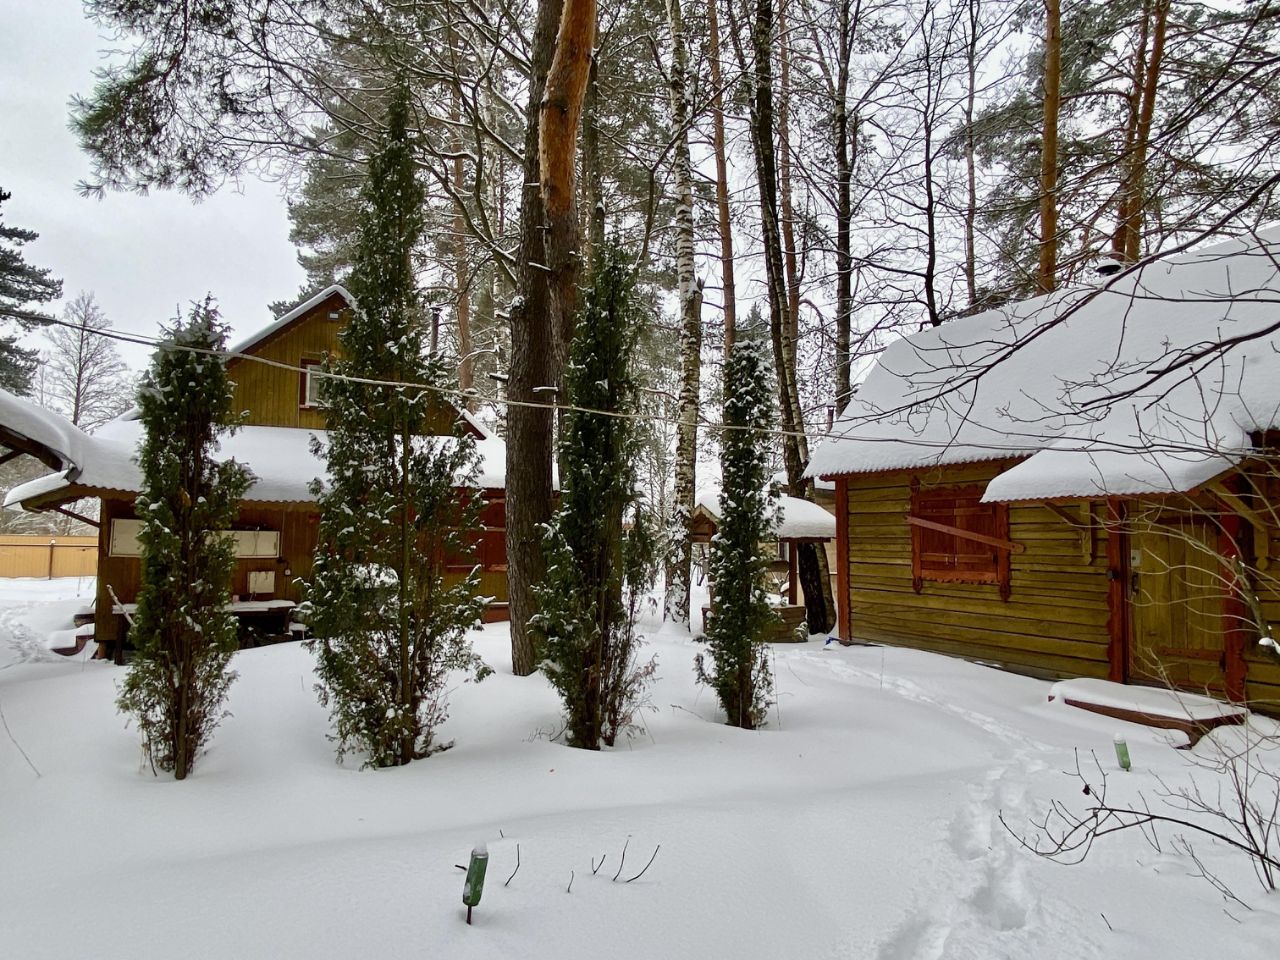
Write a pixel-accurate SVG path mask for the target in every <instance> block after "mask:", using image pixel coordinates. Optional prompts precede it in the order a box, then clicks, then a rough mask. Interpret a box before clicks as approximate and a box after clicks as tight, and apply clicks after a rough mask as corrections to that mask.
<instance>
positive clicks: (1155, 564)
mask: <svg viewBox="0 0 1280 960" xmlns="http://www.w3.org/2000/svg"><path fill="white" fill-rule="evenodd" d="M1216 542H1217V534H1216V530H1215V529H1214V527H1213V526H1212V525H1211V524H1210V523H1208V522H1205V521H1204V520H1198V519H1195V518H1190V517H1186V518H1181V519H1179V520H1177V521H1174V522H1159V523H1151V524H1150V525H1149V526H1146V527H1144V528H1143V529H1142V530H1140V531H1138V532H1135V533H1133V534H1132V535H1131V536H1130V538H1129V544H1130V556H1129V571H1130V584H1129V604H1130V622H1131V624H1132V635H1131V641H1130V644H1129V676H1130V679H1132V680H1137V681H1140V682H1143V681H1145V682H1150V683H1161V684H1164V683H1167V684H1170V685H1172V686H1176V687H1180V688H1182V689H1185V690H1193V691H1199V692H1202V693H1203V692H1208V693H1210V694H1216V695H1219V696H1222V695H1224V694H1225V693H1226V692H1227V691H1226V673H1225V671H1226V637H1227V626H1228V625H1227V623H1226V617H1225V614H1226V609H1227V606H1226V602H1225V601H1226V594H1227V589H1228V588H1227V579H1226V576H1225V570H1224V568H1223V564H1222V560H1221V557H1220V556H1219V555H1218V553H1217V551H1216V550H1215V549H1214V545H1215V544H1216Z"/></svg>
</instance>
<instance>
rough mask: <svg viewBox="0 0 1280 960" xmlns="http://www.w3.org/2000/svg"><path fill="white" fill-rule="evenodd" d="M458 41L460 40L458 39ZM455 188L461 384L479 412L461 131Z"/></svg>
mask: <svg viewBox="0 0 1280 960" xmlns="http://www.w3.org/2000/svg"><path fill="white" fill-rule="evenodd" d="M455 42H456V41H455ZM451 115H452V118H453V123H454V130H455V131H456V130H460V129H461V126H460V124H461V121H462V104H461V94H460V92H459V91H458V89H457V88H456V87H455V88H454V91H453V109H452V113H451ZM453 153H454V156H453V190H454V195H455V196H456V197H458V198H459V199H458V200H457V201H455V206H454V212H453V287H454V298H455V299H454V304H455V306H454V319H455V320H456V321H457V325H458V387H459V389H461V390H462V392H463V394H464V396H465V400H464V403H465V404H466V407H467V409H468V410H471V411H473V412H474V411H475V409H476V401H475V398H474V397H472V396H470V395H468V394H467V391H469V390H472V389H473V388H474V387H475V372H474V371H475V358H474V357H473V356H472V355H471V353H472V350H473V349H474V348H473V346H472V343H471V277H470V269H469V267H470V261H469V260H468V257H467V239H466V238H467V233H466V231H467V221H466V218H465V217H464V216H463V211H462V206H461V204H462V200H461V198H462V196H463V195H464V194H465V192H466V190H467V178H466V165H465V163H464V162H463V159H462V155H463V145H462V137H461V135H460V134H457V133H455V135H454V138H453Z"/></svg>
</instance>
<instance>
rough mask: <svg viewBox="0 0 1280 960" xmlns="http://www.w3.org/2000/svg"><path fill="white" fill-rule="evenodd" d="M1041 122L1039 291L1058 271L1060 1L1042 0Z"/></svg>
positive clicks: (1052, 284)
mask: <svg viewBox="0 0 1280 960" xmlns="http://www.w3.org/2000/svg"><path fill="white" fill-rule="evenodd" d="M1044 12H1045V18H1044V122H1043V127H1042V130H1041V142H1040V269H1039V273H1038V275H1037V283H1038V286H1039V292H1040V293H1049V292H1051V291H1052V290H1053V289H1054V288H1055V286H1056V282H1057V281H1056V275H1057V271H1058V108H1059V106H1060V104H1061V96H1060V87H1061V82H1062V2H1061V0H1044Z"/></svg>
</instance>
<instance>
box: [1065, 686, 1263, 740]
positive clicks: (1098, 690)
mask: <svg viewBox="0 0 1280 960" xmlns="http://www.w3.org/2000/svg"><path fill="white" fill-rule="evenodd" d="M1049 699H1050V700H1061V701H1062V702H1063V703H1065V704H1066V705H1067V706H1070V707H1079V708H1080V709H1081V710H1088V711H1090V712H1091V713H1100V714H1102V715H1103V716H1106V717H1115V718H1116V719H1117V720H1127V721H1129V722H1130V723H1140V724H1142V725H1143V726H1147V727H1156V728H1158V729H1161V730H1181V731H1183V732H1184V733H1185V734H1186V735H1187V739H1188V740H1189V741H1190V743H1189V744H1188V746H1195V743H1196V741H1197V740H1199V739H1200V738H1201V737H1203V736H1204V735H1205V734H1206V733H1208V732H1209V731H1210V730H1212V729H1213V728H1214V727H1221V726H1225V725H1228V724H1238V723H1244V721H1245V720H1246V719H1247V718H1248V716H1249V711H1248V710H1247V709H1246V708H1244V707H1242V706H1239V705H1238V704H1234V703H1227V702H1224V701H1222V700H1215V699H1213V698H1212V697H1204V696H1200V695H1199V694H1195V693H1185V692H1183V691H1181V690H1170V689H1169V688H1167V687H1141V686H1134V685H1132V684H1124V683H1113V682H1112V681H1110V680H1093V679H1086V678H1081V679H1077V680H1060V681H1058V682H1057V683H1055V684H1054V685H1053V686H1052V687H1050V688H1049Z"/></svg>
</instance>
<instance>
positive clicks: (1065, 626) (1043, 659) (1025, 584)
mask: <svg viewBox="0 0 1280 960" xmlns="http://www.w3.org/2000/svg"><path fill="white" fill-rule="evenodd" d="M1009 465H1010V464H1009V462H1007V461H1006V462H1003V463H984V464H968V465H960V466H956V467H951V468H947V469H945V470H937V469H934V470H924V471H901V472H894V473H881V474H860V475H859V474H855V475H852V476H849V477H847V478H845V479H844V485H845V486H846V488H847V490H848V514H847V524H848V526H847V530H848V533H847V539H848V554H849V574H848V576H849V581H848V590H849V606H850V611H849V631H850V633H851V635H852V639H861V640H872V641H878V642H884V643H891V644H895V645H900V646H909V647H917V648H920V649H924V650H933V651H936V652H939V653H948V654H956V655H961V656H965V657H970V658H973V659H977V660H983V661H988V662H992V663H998V664H1000V665H1001V666H1004V667H1008V668H1009V669H1013V670H1017V671H1019V672H1023V673H1030V674H1033V675H1037V676H1067V675H1070V676H1084V677H1106V676H1107V674H1108V668H1109V660H1108V652H1109V643H1110V636H1109V633H1108V629H1107V623H1108V618H1109V610H1108V605H1107V586H1108V580H1107V563H1106V557H1107V551H1106V533H1105V531H1103V530H1101V529H1099V528H1098V525H1095V526H1093V527H1092V528H1089V527H1084V528H1078V527H1075V526H1072V525H1071V524H1069V523H1068V522H1067V519H1066V518H1064V517H1063V516H1061V515H1059V514H1058V513H1055V512H1053V511H1052V510H1050V509H1049V508H1048V507H1045V506H1042V505H1039V504H1012V505H1010V507H1009V539H1010V540H1012V541H1014V542H1015V543H1021V544H1023V545H1024V546H1025V547H1026V550H1025V552H1024V553H1020V554H1015V555H1013V556H1012V557H1011V558H1010V573H1009V577H1010V590H1009V598H1008V600H1002V599H1001V597H1000V588H999V586H998V585H996V584H985V583H938V582H932V581H927V580H926V581H925V582H924V583H923V584H922V585H921V589H920V592H919V593H917V592H916V591H915V590H914V589H913V588H912V575H911V528H910V527H909V526H908V525H907V523H906V522H905V518H906V516H907V513H908V511H909V509H910V505H911V484H912V480H913V479H915V480H917V481H918V485H919V489H921V490H931V489H939V488H944V487H950V486H962V485H969V484H975V483H986V482H987V481H988V480H990V479H991V478H992V477H994V476H995V475H996V474H997V473H999V472H1000V471H1001V470H1003V469H1006V468H1007V467H1008V466H1009ZM1056 506H1057V507H1058V509H1059V510H1061V511H1063V512H1064V513H1065V514H1067V516H1068V517H1072V518H1074V517H1078V518H1080V520H1081V521H1082V522H1085V518H1086V517H1088V516H1089V514H1088V512H1087V511H1088V510H1089V507H1088V506H1087V505H1086V504H1083V503H1080V504H1070V503H1068V504H1058V505H1056Z"/></svg>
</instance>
